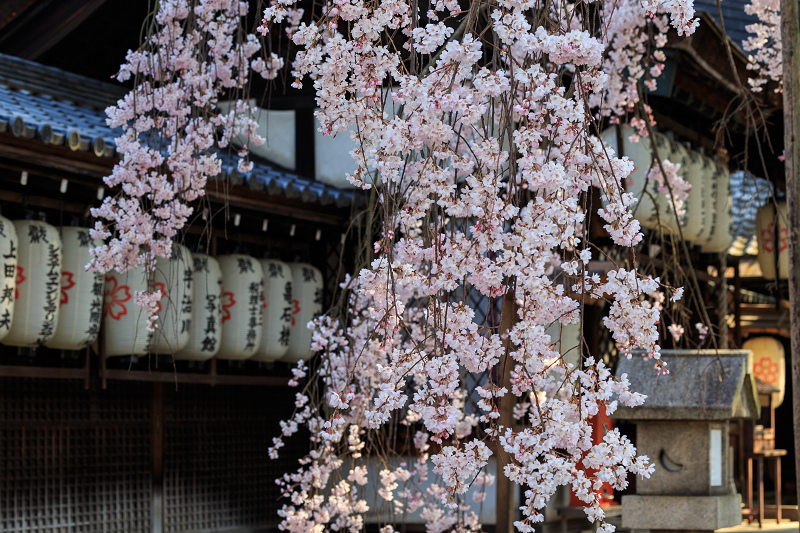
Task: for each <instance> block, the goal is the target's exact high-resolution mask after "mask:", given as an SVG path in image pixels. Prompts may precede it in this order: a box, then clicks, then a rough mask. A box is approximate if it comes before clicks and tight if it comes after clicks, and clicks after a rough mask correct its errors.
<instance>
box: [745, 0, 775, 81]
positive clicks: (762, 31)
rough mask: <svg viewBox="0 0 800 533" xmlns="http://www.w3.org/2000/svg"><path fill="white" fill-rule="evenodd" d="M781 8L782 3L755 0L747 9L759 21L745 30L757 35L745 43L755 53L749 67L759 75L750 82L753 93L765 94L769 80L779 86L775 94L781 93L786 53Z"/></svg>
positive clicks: (771, 0) (749, 50) (752, 0)
mask: <svg viewBox="0 0 800 533" xmlns="http://www.w3.org/2000/svg"><path fill="white" fill-rule="evenodd" d="M780 9H781V3H780V1H779V0H751V2H750V3H749V4H747V5H746V6H744V11H745V13H747V14H748V15H755V16H756V17H758V22H756V23H755V24H749V25H747V26H745V29H746V30H747V31H748V32H750V33H752V34H753V35H751V36H750V37H748V38H747V39H745V40H744V42H743V43H742V48H744V50H745V52H750V53H751V55H750V57H749V59H750V62H749V63H748V65H747V68H748V69H750V70H755V71H756V73H757V74H758V76H757V77H755V78H750V79H749V80H748V81H749V82H750V86H751V88H752V90H753V92H761V91H762V90H763V88H764V85H766V83H767V82H769V81H775V82H777V83H778V86H777V87H776V88H775V92H780V91H781V80H782V79H783V65H782V61H783V60H782V57H783V54H782V53H781V11H780Z"/></svg>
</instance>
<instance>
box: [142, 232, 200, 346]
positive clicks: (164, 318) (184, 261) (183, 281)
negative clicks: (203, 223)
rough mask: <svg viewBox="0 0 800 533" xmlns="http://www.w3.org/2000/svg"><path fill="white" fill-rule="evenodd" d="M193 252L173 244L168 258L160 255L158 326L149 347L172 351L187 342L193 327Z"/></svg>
mask: <svg viewBox="0 0 800 533" xmlns="http://www.w3.org/2000/svg"><path fill="white" fill-rule="evenodd" d="M192 268H193V265H192V254H191V252H189V249H188V248H186V247H185V246H182V245H179V244H176V245H175V246H174V247H173V249H172V256H171V257H170V258H169V259H164V258H163V257H159V258H158V260H157V261H156V270H155V273H154V279H155V289H156V290H160V291H161V300H159V302H158V321H157V322H156V324H157V328H156V331H155V336H154V339H153V344H152V345H151V346H150V350H151V352H152V353H154V354H172V353H175V352H177V351H180V350H182V349H183V348H184V347H185V346H186V345H187V344H188V343H189V335H190V330H191V326H192V297H193V292H192V277H193V276H192Z"/></svg>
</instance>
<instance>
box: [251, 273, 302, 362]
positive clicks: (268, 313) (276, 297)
mask: <svg viewBox="0 0 800 533" xmlns="http://www.w3.org/2000/svg"><path fill="white" fill-rule="evenodd" d="M260 263H261V268H262V270H263V272H264V302H265V303H266V307H265V308H264V330H263V333H262V335H261V344H260V346H259V349H258V352H257V353H256V355H254V356H253V360H255V361H277V360H278V359H280V358H281V357H283V356H284V355H286V352H287V351H288V350H289V342H290V340H291V331H292V329H291V328H292V310H293V308H294V301H293V300H294V298H293V296H292V292H293V291H292V287H293V280H292V270H291V268H289V265H287V264H286V263H284V262H282V261H276V260H274V259H262V260H261V261H260Z"/></svg>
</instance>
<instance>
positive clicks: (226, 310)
mask: <svg viewBox="0 0 800 533" xmlns="http://www.w3.org/2000/svg"><path fill="white" fill-rule="evenodd" d="M234 305H236V300H234V299H233V293H232V292H223V293H222V323H223V324H224V323H225V322H227V321H228V320H230V319H231V307H233V306H234Z"/></svg>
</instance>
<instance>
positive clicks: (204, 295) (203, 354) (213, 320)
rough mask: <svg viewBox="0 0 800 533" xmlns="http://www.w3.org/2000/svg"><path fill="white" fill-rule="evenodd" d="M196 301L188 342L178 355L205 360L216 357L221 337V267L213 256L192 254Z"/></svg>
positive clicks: (181, 357)
mask: <svg viewBox="0 0 800 533" xmlns="http://www.w3.org/2000/svg"><path fill="white" fill-rule="evenodd" d="M192 261H193V262H194V279H193V280H192V286H193V291H194V305H193V306H192V327H191V329H190V332H189V342H188V343H187V344H186V346H185V347H184V348H183V349H182V350H180V351H179V352H176V353H175V354H173V356H172V357H173V358H175V359H186V360H195V361H205V360H207V359H211V358H212V357H214V356H215V355H216V354H217V352H218V351H219V348H220V340H221V338H222V270H220V268H219V263H218V262H217V260H216V259H214V258H213V257H210V256H208V255H205V254H192Z"/></svg>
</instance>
